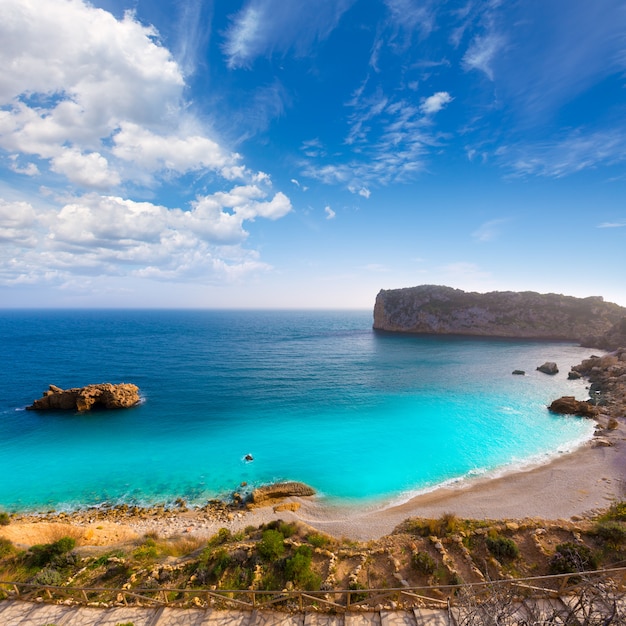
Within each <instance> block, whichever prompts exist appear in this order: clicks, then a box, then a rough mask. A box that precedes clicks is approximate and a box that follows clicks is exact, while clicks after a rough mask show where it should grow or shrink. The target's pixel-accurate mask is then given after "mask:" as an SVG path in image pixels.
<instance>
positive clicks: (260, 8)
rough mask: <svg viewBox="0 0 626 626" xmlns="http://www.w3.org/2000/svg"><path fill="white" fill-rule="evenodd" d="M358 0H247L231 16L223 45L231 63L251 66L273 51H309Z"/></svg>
mask: <svg viewBox="0 0 626 626" xmlns="http://www.w3.org/2000/svg"><path fill="white" fill-rule="evenodd" d="M354 2H355V0H316V2H284V0H248V2H247V4H246V5H245V6H244V7H243V8H242V9H241V10H240V11H239V12H238V13H237V14H236V15H234V16H233V18H232V23H231V26H230V28H229V29H228V32H227V33H226V38H225V41H224V45H223V48H222V50H223V52H224V54H225V56H226V59H227V64H228V67H230V68H231V69H232V68H239V67H244V68H247V67H250V66H251V64H252V63H253V62H254V60H255V59H256V58H257V57H259V56H264V55H267V56H269V55H271V54H272V53H275V52H277V53H279V54H286V53H287V52H288V51H290V50H291V51H293V52H294V53H295V54H296V55H297V56H302V55H305V54H308V53H309V51H310V50H311V49H312V48H313V46H315V45H316V44H318V43H319V42H320V41H323V40H324V39H326V38H327V37H328V36H329V35H330V33H331V32H332V31H333V30H334V29H335V27H336V26H337V24H338V23H339V20H340V19H341V16H342V15H343V14H344V13H345V11H347V10H348V9H349V8H350V6H351V5H352V4H354Z"/></svg>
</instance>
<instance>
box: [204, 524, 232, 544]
mask: <svg viewBox="0 0 626 626" xmlns="http://www.w3.org/2000/svg"><path fill="white" fill-rule="evenodd" d="M231 539H232V534H231V532H230V530H228V528H220V529H219V530H218V531H217V534H215V535H213V537H211V538H210V539H209V546H221V545H224V544H225V543H228V542H229V541H230V540H231Z"/></svg>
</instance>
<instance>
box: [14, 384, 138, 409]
mask: <svg viewBox="0 0 626 626" xmlns="http://www.w3.org/2000/svg"><path fill="white" fill-rule="evenodd" d="M139 400H140V398H139V387H137V385H132V384H130V383H120V384H118V385H113V384H111V383H101V384H99V385H87V386H86V387H74V388H72V389H61V388H60V387H57V386H55V385H50V387H49V388H48V390H47V391H44V394H43V396H42V397H41V398H39V400H35V401H34V402H33V403H32V405H31V406H27V407H26V408H27V409H28V410H29V411H51V410H58V411H79V412H84V411H91V409H93V408H103V409H127V408H129V407H131V406H135V405H136V404H138V403H139Z"/></svg>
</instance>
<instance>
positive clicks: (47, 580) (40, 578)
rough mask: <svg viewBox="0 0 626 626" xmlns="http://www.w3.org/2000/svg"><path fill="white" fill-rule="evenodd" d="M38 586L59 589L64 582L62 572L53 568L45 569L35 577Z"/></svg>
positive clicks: (34, 580)
mask: <svg viewBox="0 0 626 626" xmlns="http://www.w3.org/2000/svg"><path fill="white" fill-rule="evenodd" d="M33 582H34V583H35V584H36V585H44V586H52V587H58V586H60V585H61V583H62V582H63V577H62V576H61V574H60V572H59V571H58V570H56V569H54V568H52V567H44V568H43V569H42V570H40V571H39V572H37V573H36V574H35V576H34V577H33Z"/></svg>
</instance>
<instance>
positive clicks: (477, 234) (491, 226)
mask: <svg viewBox="0 0 626 626" xmlns="http://www.w3.org/2000/svg"><path fill="white" fill-rule="evenodd" d="M507 221H508V220H506V219H496V220H489V221H488V222H485V223H484V224H481V225H480V226H479V227H478V228H477V229H476V230H475V231H474V232H473V233H472V237H473V238H474V239H475V240H476V241H479V242H481V243H486V242H488V241H493V240H494V239H497V238H498V237H499V236H500V227H501V226H502V224H505V223H506V222H507Z"/></svg>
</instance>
